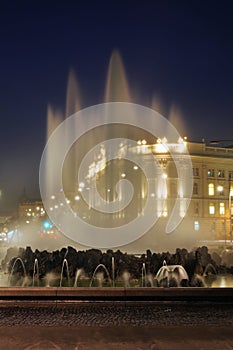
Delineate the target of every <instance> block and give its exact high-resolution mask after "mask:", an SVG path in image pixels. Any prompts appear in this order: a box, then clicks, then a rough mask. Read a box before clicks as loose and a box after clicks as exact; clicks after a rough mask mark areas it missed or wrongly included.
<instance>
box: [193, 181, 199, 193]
mask: <svg viewBox="0 0 233 350" xmlns="http://www.w3.org/2000/svg"><path fill="white" fill-rule="evenodd" d="M193 194H198V184H197V183H196V182H194V184H193Z"/></svg>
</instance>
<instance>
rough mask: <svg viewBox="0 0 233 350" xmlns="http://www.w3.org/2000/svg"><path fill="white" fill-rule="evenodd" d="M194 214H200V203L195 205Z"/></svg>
mask: <svg viewBox="0 0 233 350" xmlns="http://www.w3.org/2000/svg"><path fill="white" fill-rule="evenodd" d="M194 214H196V215H198V214H199V203H198V202H196V203H194Z"/></svg>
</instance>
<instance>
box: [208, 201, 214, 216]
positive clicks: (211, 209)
mask: <svg viewBox="0 0 233 350" xmlns="http://www.w3.org/2000/svg"><path fill="white" fill-rule="evenodd" d="M214 213H215V206H214V203H210V204H209V214H211V215H213V214H214Z"/></svg>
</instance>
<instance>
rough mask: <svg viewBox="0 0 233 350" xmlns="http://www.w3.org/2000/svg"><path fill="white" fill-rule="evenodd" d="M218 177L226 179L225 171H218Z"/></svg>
mask: <svg viewBox="0 0 233 350" xmlns="http://www.w3.org/2000/svg"><path fill="white" fill-rule="evenodd" d="M218 177H225V171H224V170H222V169H218Z"/></svg>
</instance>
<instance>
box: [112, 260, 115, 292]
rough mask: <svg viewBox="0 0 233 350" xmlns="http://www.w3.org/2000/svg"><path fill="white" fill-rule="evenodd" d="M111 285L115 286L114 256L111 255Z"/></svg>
mask: <svg viewBox="0 0 233 350" xmlns="http://www.w3.org/2000/svg"><path fill="white" fill-rule="evenodd" d="M112 286H113V287H115V258H114V256H112Z"/></svg>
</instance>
